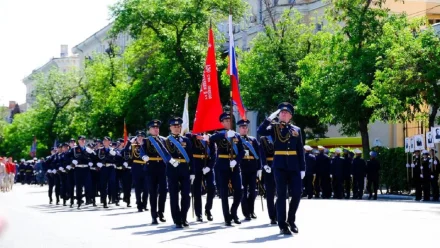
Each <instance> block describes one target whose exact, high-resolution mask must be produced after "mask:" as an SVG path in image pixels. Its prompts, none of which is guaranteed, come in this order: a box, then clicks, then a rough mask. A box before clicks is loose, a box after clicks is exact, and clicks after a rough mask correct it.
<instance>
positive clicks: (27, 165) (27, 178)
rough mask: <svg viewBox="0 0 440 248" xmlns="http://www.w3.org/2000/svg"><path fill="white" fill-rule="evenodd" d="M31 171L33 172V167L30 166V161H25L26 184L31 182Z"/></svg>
mask: <svg viewBox="0 0 440 248" xmlns="http://www.w3.org/2000/svg"><path fill="white" fill-rule="evenodd" d="M33 173H34V168H33V167H32V165H31V163H27V164H26V184H31V181H32V175H33Z"/></svg>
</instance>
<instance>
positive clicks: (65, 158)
mask: <svg viewBox="0 0 440 248" xmlns="http://www.w3.org/2000/svg"><path fill="white" fill-rule="evenodd" d="M68 151H69V144H67V143H63V144H62V152H61V154H60V155H59V156H60V157H59V159H60V161H59V163H58V166H59V167H58V171H59V172H58V173H59V176H60V184H61V199H63V206H66V202H67V200H69V194H68V187H69V185H68V182H67V173H68V171H69V170H71V169H72V167H71V166H70V162H71V159H70V158H69V153H68Z"/></svg>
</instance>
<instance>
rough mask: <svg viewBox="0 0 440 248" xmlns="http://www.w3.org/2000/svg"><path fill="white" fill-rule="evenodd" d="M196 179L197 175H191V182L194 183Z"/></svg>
mask: <svg viewBox="0 0 440 248" xmlns="http://www.w3.org/2000/svg"><path fill="white" fill-rule="evenodd" d="M194 179H196V175H189V180H191V184H193V182H194Z"/></svg>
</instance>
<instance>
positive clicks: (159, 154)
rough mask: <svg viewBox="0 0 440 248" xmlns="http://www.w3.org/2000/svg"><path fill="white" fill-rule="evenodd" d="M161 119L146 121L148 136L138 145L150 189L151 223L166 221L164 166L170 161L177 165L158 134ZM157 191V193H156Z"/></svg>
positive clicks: (163, 139)
mask: <svg viewBox="0 0 440 248" xmlns="http://www.w3.org/2000/svg"><path fill="white" fill-rule="evenodd" d="M161 123H162V122H161V121H159V120H152V121H150V122H149V123H148V125H147V126H148V128H149V130H148V132H149V134H150V136H148V137H147V138H146V139H144V140H143V141H142V142H143V143H142V144H140V145H141V147H140V156H141V158H142V160H143V161H145V162H146V163H147V164H146V167H147V181H148V189H149V191H150V207H151V217H152V219H153V221H152V224H154V225H156V224H159V223H158V222H157V218H159V220H160V221H161V222H166V219H165V216H164V214H163V213H164V212H165V202H166V199H167V198H166V197H167V181H166V166H167V164H168V163H171V165H172V166H177V165H178V164H179V162H178V161H176V160H174V159H173V158H172V157H171V155H170V154H169V153H168V151H167V149H166V148H165V146H164V145H165V138H163V137H161V136H159V127H160V125H161ZM158 193H159V195H158Z"/></svg>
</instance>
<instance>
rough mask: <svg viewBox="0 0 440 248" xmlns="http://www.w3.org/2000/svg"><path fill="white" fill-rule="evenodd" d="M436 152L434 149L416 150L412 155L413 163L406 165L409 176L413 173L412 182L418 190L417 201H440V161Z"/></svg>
mask: <svg viewBox="0 0 440 248" xmlns="http://www.w3.org/2000/svg"><path fill="white" fill-rule="evenodd" d="M435 153H436V151H435V150H434V149H431V150H430V151H427V150H416V151H414V154H413V157H412V163H411V164H409V163H408V164H407V165H406V167H407V170H408V177H409V174H411V178H412V180H411V184H412V187H413V188H415V191H416V192H415V193H416V194H415V200H416V201H431V200H432V201H439V184H438V180H439V174H440V168H439V164H440V163H439V159H438V158H437V156H435ZM431 193H432V194H431ZM431 197H432V198H431Z"/></svg>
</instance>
